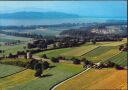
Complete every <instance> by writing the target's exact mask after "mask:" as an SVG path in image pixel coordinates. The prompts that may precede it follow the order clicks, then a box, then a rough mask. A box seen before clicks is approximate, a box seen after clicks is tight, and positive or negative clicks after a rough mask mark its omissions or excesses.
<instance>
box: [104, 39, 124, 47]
mask: <svg viewBox="0 0 128 90" xmlns="http://www.w3.org/2000/svg"><path fill="white" fill-rule="evenodd" d="M125 43H126V41H125V40H124V41H117V42H111V43H108V44H104V45H102V46H119V45H122V44H125Z"/></svg>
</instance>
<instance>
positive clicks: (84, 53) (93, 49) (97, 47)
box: [80, 46, 101, 57]
mask: <svg viewBox="0 0 128 90" xmlns="http://www.w3.org/2000/svg"><path fill="white" fill-rule="evenodd" d="M99 47H101V46H98V47H96V48H94V49H92V50H90V51H88V52H86V53H84V54H82V55H81V56H83V55H85V54H87V53H89V52H91V51H93V50H95V49H97V48H99ZM81 56H80V57H81Z"/></svg>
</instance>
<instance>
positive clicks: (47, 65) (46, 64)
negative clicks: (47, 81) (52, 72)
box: [43, 61, 49, 69]
mask: <svg viewBox="0 0 128 90" xmlns="http://www.w3.org/2000/svg"><path fill="white" fill-rule="evenodd" d="M43 68H44V69H47V68H49V63H48V62H47V61H44V62H43Z"/></svg>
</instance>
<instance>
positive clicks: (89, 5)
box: [0, 1, 127, 19]
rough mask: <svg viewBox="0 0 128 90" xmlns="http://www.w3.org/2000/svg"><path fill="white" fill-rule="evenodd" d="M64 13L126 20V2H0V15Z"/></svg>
mask: <svg viewBox="0 0 128 90" xmlns="http://www.w3.org/2000/svg"><path fill="white" fill-rule="evenodd" d="M23 11H24V12H64V13H70V14H77V15H80V16H88V17H106V18H122V19H126V18H127V2H126V1H98V2H97V1H36V2H35V1H1V3H0V12H1V13H14V12H23Z"/></svg>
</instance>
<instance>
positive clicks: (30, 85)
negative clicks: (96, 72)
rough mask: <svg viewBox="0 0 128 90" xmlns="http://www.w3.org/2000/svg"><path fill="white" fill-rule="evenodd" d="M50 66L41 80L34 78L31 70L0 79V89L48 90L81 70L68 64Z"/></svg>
mask: <svg viewBox="0 0 128 90" xmlns="http://www.w3.org/2000/svg"><path fill="white" fill-rule="evenodd" d="M52 66H53V68H50V69H48V70H46V71H44V73H43V75H44V76H42V77H41V78H35V77H34V71H33V70H25V71H23V72H21V73H18V74H16V75H13V76H10V77H6V78H3V79H0V87H1V88H2V89H5V90H6V89H9V90H49V89H50V88H51V87H52V86H53V85H55V84H57V83H59V82H60V81H63V80H64V79H66V78H68V77H71V76H72V75H74V74H76V73H79V72H81V71H82V70H83V68H82V66H81V65H74V64H69V63H59V64H53V63H52Z"/></svg>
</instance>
